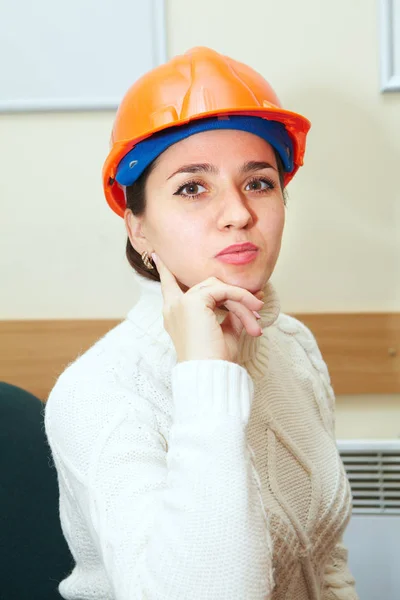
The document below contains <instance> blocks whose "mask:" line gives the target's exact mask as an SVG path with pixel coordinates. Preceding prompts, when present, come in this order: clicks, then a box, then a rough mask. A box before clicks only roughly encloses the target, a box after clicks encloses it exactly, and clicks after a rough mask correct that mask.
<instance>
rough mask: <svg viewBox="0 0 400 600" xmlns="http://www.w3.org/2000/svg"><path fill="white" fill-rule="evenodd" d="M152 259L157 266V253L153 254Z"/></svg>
mask: <svg viewBox="0 0 400 600" xmlns="http://www.w3.org/2000/svg"><path fill="white" fill-rule="evenodd" d="M151 258H152V259H153V260H154V262H155V263H156V264H157V258H158V257H157V254H156V253H155V252H152V253H151Z"/></svg>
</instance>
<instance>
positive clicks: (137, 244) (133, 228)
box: [124, 208, 149, 254]
mask: <svg viewBox="0 0 400 600" xmlns="http://www.w3.org/2000/svg"><path fill="white" fill-rule="evenodd" d="M124 222H125V229H126V233H127V235H128V237H129V240H130V242H131V244H132V246H133V247H134V249H135V250H136V252H139V254H142V253H143V252H144V251H145V250H147V248H148V245H149V243H148V240H147V238H146V236H145V235H144V233H143V217H137V216H136V215H134V214H133V213H132V211H131V210H130V209H129V208H127V209H126V210H125V212H124Z"/></svg>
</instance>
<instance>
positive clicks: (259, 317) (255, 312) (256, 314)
mask: <svg viewBox="0 0 400 600" xmlns="http://www.w3.org/2000/svg"><path fill="white" fill-rule="evenodd" d="M253 315H255V316H256V317H257V319H261V315H259V314H258V312H257V311H256V310H253Z"/></svg>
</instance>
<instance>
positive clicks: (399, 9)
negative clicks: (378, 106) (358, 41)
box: [379, 0, 400, 92]
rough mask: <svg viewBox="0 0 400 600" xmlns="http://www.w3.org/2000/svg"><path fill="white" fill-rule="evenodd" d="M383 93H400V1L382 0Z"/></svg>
mask: <svg viewBox="0 0 400 600" xmlns="http://www.w3.org/2000/svg"><path fill="white" fill-rule="evenodd" d="M379 10H380V15H379V16H380V46H381V91H382V92H399V91H400V0H380V5H379Z"/></svg>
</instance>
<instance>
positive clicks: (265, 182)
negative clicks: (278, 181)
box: [245, 177, 275, 193]
mask: <svg viewBox="0 0 400 600" xmlns="http://www.w3.org/2000/svg"><path fill="white" fill-rule="evenodd" d="M274 187H275V184H274V182H273V181H272V180H271V179H267V178H266V177H262V178H260V177H256V178H254V179H252V180H251V181H249V182H248V184H247V185H246V187H245V191H246V192H258V193H263V192H267V191H269V190H273V189H274Z"/></svg>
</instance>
